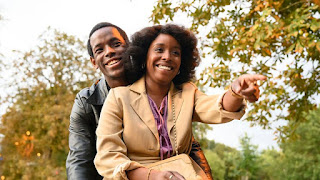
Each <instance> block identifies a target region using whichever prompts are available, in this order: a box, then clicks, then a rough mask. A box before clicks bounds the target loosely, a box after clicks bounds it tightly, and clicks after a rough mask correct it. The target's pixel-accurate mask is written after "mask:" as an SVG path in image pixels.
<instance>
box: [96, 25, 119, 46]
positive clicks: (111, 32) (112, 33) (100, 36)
mask: <svg viewBox="0 0 320 180" xmlns="http://www.w3.org/2000/svg"><path fill="white" fill-rule="evenodd" d="M105 38H108V40H112V39H114V38H117V39H119V40H120V41H122V42H123V43H125V41H124V39H123V37H122V36H121V34H120V32H119V31H118V30H117V28H115V27H110V26H108V27H103V28H100V29H98V30H97V31H95V32H94V33H93V34H92V36H91V38H90V41H91V42H95V41H100V40H104V39H105Z"/></svg>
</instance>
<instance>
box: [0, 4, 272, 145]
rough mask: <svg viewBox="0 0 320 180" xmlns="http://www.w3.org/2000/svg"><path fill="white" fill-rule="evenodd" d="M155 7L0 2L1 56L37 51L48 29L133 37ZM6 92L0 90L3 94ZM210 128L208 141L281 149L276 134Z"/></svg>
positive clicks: (238, 125)
mask: <svg viewBox="0 0 320 180" xmlns="http://www.w3.org/2000/svg"><path fill="white" fill-rule="evenodd" d="M155 4H156V0H90V1H88V0H28V1H26V0H0V14H1V15H2V16H3V18H4V20H2V21H0V52H1V53H2V54H3V55H4V57H8V56H10V55H12V50H20V51H28V50H30V49H32V48H34V47H35V46H36V45H37V42H38V41H37V39H38V37H39V35H41V34H42V33H43V32H45V31H46V29H47V28H48V27H49V26H50V27H51V28H55V29H58V30H60V31H62V32H65V33H67V34H69V35H75V36H77V37H79V38H80V39H82V40H86V39H87V38H88V34H89V32H90V30H91V28H92V27H93V26H94V25H95V24H97V23H99V22H103V21H107V22H111V23H113V24H116V25H118V26H119V27H121V28H122V29H123V30H125V31H126V32H127V34H128V36H131V35H132V34H133V33H134V32H135V31H138V30H140V29H142V28H143V27H146V26H149V25H152V23H150V22H149V17H150V15H151V13H152V9H153V6H154V5H155ZM183 19H184V17H180V18H179V22H175V23H178V24H180V25H185V26H187V24H186V23H187V21H184V20H183ZM202 62H204V61H202ZM1 73H5V72H1ZM0 85H1V84H0ZM3 89H4V87H0V91H1V90H3ZM207 93H214V92H212V91H210V92H207ZM4 111H5V107H4V106H3V105H0V114H1V113H3V112H4ZM70 111H71V109H70ZM211 126H212V127H213V130H212V131H210V132H208V135H207V138H208V139H213V140H215V141H216V142H220V143H224V144H226V145H228V146H231V147H234V148H238V149H239V148H240V142H239V138H240V137H243V136H244V135H245V133H246V134H247V135H248V136H249V137H250V138H251V143H252V144H254V145H257V146H258V148H259V150H263V149H268V148H272V147H274V148H278V146H277V143H276V141H275V140H274V139H275V136H274V134H273V130H263V129H262V128H260V127H250V124H249V123H248V122H246V121H243V120H240V121H238V120H235V121H232V122H229V123H226V124H219V125H211Z"/></svg>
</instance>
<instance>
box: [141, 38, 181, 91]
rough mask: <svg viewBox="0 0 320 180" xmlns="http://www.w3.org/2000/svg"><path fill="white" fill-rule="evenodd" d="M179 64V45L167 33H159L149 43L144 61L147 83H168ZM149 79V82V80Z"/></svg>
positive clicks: (176, 71)
mask: <svg viewBox="0 0 320 180" xmlns="http://www.w3.org/2000/svg"><path fill="white" fill-rule="evenodd" d="M180 64H181V46H180V44H179V43H178V42H177V40H176V39H175V38H174V37H172V36H171V35H168V34H160V35H159V36H158V37H157V38H156V39H155V40H154V41H153V42H152V43H151V45H150V47H149V50H148V54H147V61H146V68H147V71H146V81H147V83H151V82H152V83H157V84H160V85H170V83H171V81H172V79H173V78H174V77H175V76H176V75H177V74H178V72H179V68H180ZM150 81H151V82H150Z"/></svg>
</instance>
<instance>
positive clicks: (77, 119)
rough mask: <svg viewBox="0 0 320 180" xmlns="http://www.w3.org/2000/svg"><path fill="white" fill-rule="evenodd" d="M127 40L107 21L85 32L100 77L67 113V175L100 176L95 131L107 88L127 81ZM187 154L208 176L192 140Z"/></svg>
mask: <svg viewBox="0 0 320 180" xmlns="http://www.w3.org/2000/svg"><path fill="white" fill-rule="evenodd" d="M128 44H129V40H128V37H127V35H126V33H125V32H124V31H123V30H122V29H121V28H119V27H117V26H115V25H113V24H111V23H107V22H102V23H99V24H97V25H96V26H94V27H93V28H92V30H91V32H90V34H89V39H88V42H87V49H88V53H89V55H90V61H91V63H92V65H93V66H94V67H95V68H96V69H99V70H100V71H101V72H102V74H103V77H104V78H102V79H100V80H98V81H97V82H96V83H94V84H93V85H92V86H91V87H90V88H85V89H83V90H81V91H80V92H79V93H78V94H77V96H76V99H75V102H74V105H73V108H72V111H71V115H70V126H69V148H70V151H69V154H68V157H67V162H66V167H67V175H68V179H72V180H73V179H74V180H82V179H83V180H86V179H89V180H91V179H102V177H101V176H100V175H99V174H98V172H97V170H96V168H95V166H94V163H93V160H94V158H95V155H96V153H97V151H96V134H95V131H96V128H97V126H98V121H99V117H100V112H101V108H102V105H103V103H104V101H105V99H106V97H107V95H108V92H109V90H110V88H114V87H118V86H125V85H127V84H128V83H127V81H126V79H125V74H124V66H123V61H122V55H123V53H124V52H125V51H126V49H127V47H128ZM190 156H191V157H192V158H193V159H194V160H195V161H196V162H197V163H198V164H199V165H200V166H201V167H202V168H203V169H204V170H205V171H206V173H207V174H208V176H211V174H210V173H211V170H210V167H209V165H208V162H207V160H206V159H205V157H204V155H203V152H202V150H201V149H200V146H199V143H197V142H196V141H194V142H193V144H192V150H191V152H190Z"/></svg>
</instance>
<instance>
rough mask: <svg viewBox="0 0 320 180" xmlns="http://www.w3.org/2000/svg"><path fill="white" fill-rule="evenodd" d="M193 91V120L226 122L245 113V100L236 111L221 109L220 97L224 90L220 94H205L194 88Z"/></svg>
mask: <svg viewBox="0 0 320 180" xmlns="http://www.w3.org/2000/svg"><path fill="white" fill-rule="evenodd" d="M194 86H195V85H194ZM194 93H195V95H194V108H195V110H194V115H193V120H194V121H199V122H203V123H207V124H218V123H226V122H229V121H232V120H234V119H238V120H240V119H241V117H242V116H243V115H244V114H245V109H246V102H245V100H244V101H243V106H242V108H241V109H240V110H239V111H238V112H229V111H226V110H224V109H223V107H222V98H223V96H224V94H225V93H226V92H224V93H223V94H220V95H206V94H204V93H203V92H201V91H199V90H198V89H197V88H196V89H195V92H194Z"/></svg>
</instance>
